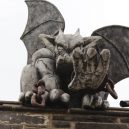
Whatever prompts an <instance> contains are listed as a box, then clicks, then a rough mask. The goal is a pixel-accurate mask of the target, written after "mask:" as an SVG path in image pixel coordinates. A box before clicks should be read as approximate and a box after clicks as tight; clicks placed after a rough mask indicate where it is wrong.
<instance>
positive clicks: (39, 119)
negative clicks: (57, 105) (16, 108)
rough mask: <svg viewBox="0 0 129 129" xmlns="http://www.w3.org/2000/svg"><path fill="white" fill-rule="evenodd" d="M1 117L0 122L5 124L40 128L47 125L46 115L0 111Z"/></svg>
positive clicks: (47, 116)
mask: <svg viewBox="0 0 129 129" xmlns="http://www.w3.org/2000/svg"><path fill="white" fill-rule="evenodd" d="M0 114H1V116H2V117H0V121H2V122H4V123H6V124H15V123H17V124H21V125H22V124H27V125H33V126H35V125H40V126H42V127H47V126H48V124H49V115H48V114H39V113H38V114H37V113H25V112H11V111H7V112H5V111H4V112H3V111H0Z"/></svg>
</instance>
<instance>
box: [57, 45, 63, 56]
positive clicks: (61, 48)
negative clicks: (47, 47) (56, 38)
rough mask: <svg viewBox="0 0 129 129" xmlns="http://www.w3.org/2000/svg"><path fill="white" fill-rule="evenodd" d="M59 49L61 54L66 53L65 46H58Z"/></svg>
mask: <svg viewBox="0 0 129 129" xmlns="http://www.w3.org/2000/svg"><path fill="white" fill-rule="evenodd" d="M57 50H58V52H59V54H60V55H63V54H64V48H63V47H61V46H58V47H57Z"/></svg>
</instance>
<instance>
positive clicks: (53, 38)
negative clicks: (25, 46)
mask: <svg viewBox="0 0 129 129" xmlns="http://www.w3.org/2000/svg"><path fill="white" fill-rule="evenodd" d="M38 37H39V38H40V39H41V40H43V39H44V38H46V39H47V40H48V41H49V42H51V43H54V40H55V37H54V36H52V35H47V34H40V35H39V36H38Z"/></svg>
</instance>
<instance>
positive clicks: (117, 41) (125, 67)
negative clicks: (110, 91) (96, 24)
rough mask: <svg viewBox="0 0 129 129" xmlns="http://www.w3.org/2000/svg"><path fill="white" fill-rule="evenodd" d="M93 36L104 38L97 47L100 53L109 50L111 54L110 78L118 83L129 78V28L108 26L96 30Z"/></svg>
mask: <svg viewBox="0 0 129 129" xmlns="http://www.w3.org/2000/svg"><path fill="white" fill-rule="evenodd" d="M92 35H93V36H101V37H102V40H101V41H100V43H99V44H98V45H97V48H98V49H99V51H101V50H102V49H104V48H107V49H109V50H110V52H111V61H110V67H109V71H108V75H109V78H111V79H112V80H113V81H114V83H117V82H119V81H121V80H122V79H125V78H127V77H129V28H128V27H124V26H118V25H113V26H107V27H103V28H100V29H98V30H95V31H94V32H93V33H92Z"/></svg>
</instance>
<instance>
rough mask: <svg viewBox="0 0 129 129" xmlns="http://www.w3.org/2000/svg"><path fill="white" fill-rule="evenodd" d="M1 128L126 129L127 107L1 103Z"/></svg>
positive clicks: (128, 110)
mask: <svg viewBox="0 0 129 129" xmlns="http://www.w3.org/2000/svg"><path fill="white" fill-rule="evenodd" d="M0 115H1V117H0V129H108V128H110V129H129V108H109V109H107V110H85V109H78V108H72V109H41V108H34V107H24V106H22V105H21V103H19V102H14V101H13V102H12V101H0Z"/></svg>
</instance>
